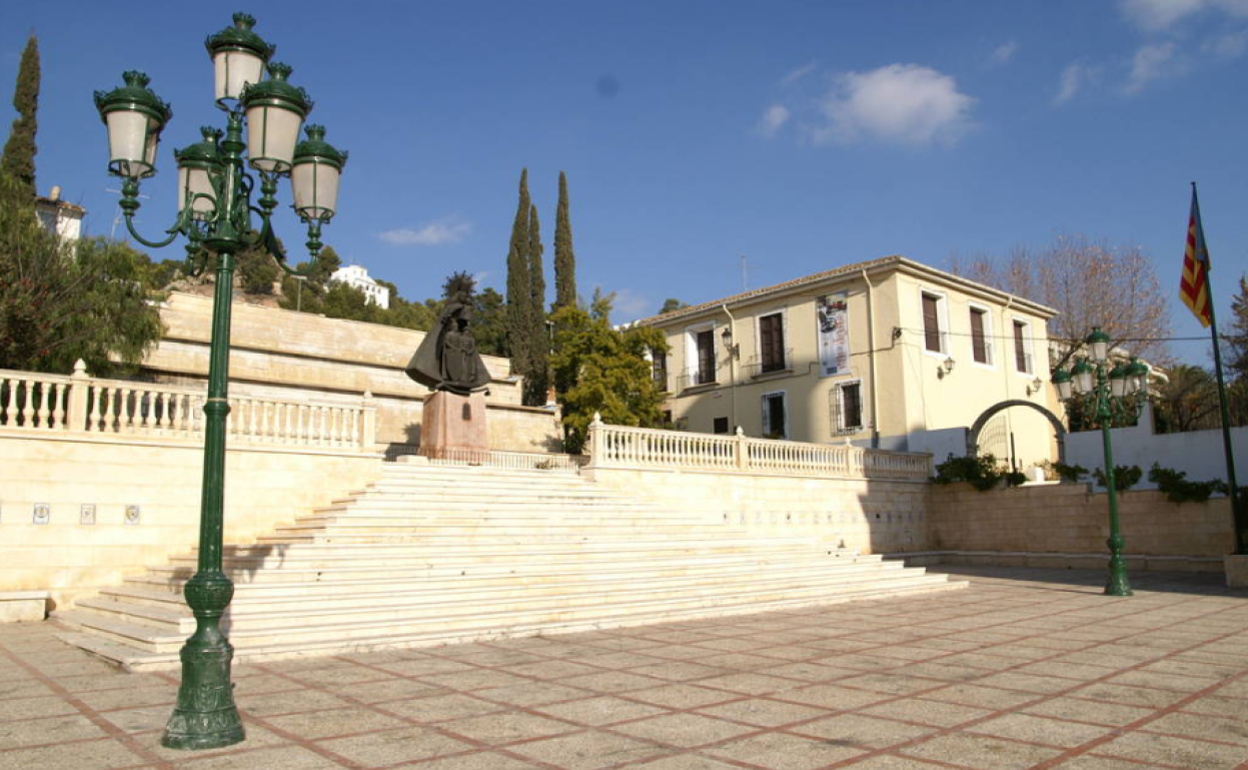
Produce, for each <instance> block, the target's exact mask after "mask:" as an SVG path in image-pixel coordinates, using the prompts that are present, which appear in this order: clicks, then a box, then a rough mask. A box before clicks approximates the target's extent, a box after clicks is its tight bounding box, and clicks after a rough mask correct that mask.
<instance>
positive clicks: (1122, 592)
mask: <svg viewBox="0 0 1248 770" xmlns="http://www.w3.org/2000/svg"><path fill="white" fill-rule="evenodd" d="M1134 594H1135V592H1134V591H1132V590H1131V583H1130V582H1129V581H1128V580H1127V563H1126V561H1124V560H1123V558H1122V556H1120V555H1119V554H1116V553H1115V554H1113V555H1112V556H1110V557H1109V582H1107V583H1106V584H1105V595H1106V596H1132V595H1134Z"/></svg>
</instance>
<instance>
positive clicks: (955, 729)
mask: <svg viewBox="0 0 1248 770" xmlns="http://www.w3.org/2000/svg"><path fill="white" fill-rule="evenodd" d="M1058 601H1060V600H1058V599H1054V600H1052V601H1051V602H1046V603H1056V602H1058ZM1171 603H1174V602H1171ZM881 609H882V608H881ZM1085 609H1086V608H1084V607H1077V608H1074V609H1071V610H1068V611H1065V612H1070V613H1078V612H1082V611H1084V610H1085ZM1221 611H1222V610H1221V609H1216V610H1213V611H1210V612H1208V613H1205V615H1213V614H1217V613H1218V612H1221ZM991 612H992V610H991V609H989V610H986V611H985V610H979V611H976V612H970V613H965V614H963V615H960V616H954V617H953V618H946V620H954V619H958V618H965V617H975V616H979V615H983V614H988V613H991ZM791 614H794V615H796V613H791ZM881 614H884V613H881ZM1060 614H1065V613H1059V615H1060ZM1123 614H1124V615H1126V614H1132V613H1130V612H1124V613H1123ZM1036 616H1037V615H1036V610H1034V609H1033V611H1032V613H1031V617H1036ZM1046 617H1052V616H1051V615H1049V616H1046ZM1202 617H1203V616H1202ZM1015 622H1017V620H1014V619H1010V620H1006V621H1001V622H998V623H994V624H988V625H980V626H978V627H977V630H978V631H983V630H984V629H987V628H994V627H1001V626H1008V625H1010V624H1012V623H1015ZM1100 622H1103V619H1101V618H1095V619H1089V620H1087V621H1085V622H1084V623H1081V624H1077V625H1074V626H1067V627H1066V628H1065V629H1063V630H1070V629H1072V628H1082V627H1086V626H1090V625H1094V624H1098V623H1100ZM1184 622H1187V621H1186V620H1180V621H1175V623H1173V624H1170V625H1177V624H1179V623H1184ZM1165 627H1167V626H1160V627H1154V628H1153V629H1151V630H1155V629H1156V628H1165ZM673 630H674V629H673V628H671V627H670V626H669V627H666V628H665V631H666V633H667V634H668V636H669V639H670V634H671V632H672V631H673ZM660 633H663V632H660ZM703 633H704V634H705V631H704V632H703ZM961 633H965V632H964V631H961V630H956V631H949V632H946V633H944V634H937V635H933V636H929V637H919V638H921V639H933V638H937V639H938V638H941V637H949V636H956V635H958V634H961ZM1137 633H1138V631H1133V632H1132V633H1128V634H1123V635H1120V636H1117V637H1112V638H1110V639H1098V640H1093V641H1089V642H1088V644H1086V645H1084V646H1083V647H1081V648H1075V649H1064V650H1058V651H1055V652H1054V654H1053V655H1050V656H1047V657H1043V658H1038V659H1024V660H1022V661H1020V662H1018V663H1015V664H1014V665H1012V666H1009V667H1005V668H984V669H983V670H984V671H986V672H993V673H1000V672H1002V671H1009V670H1012V669H1016V668H1022V667H1025V666H1028V665H1033V664H1035V663H1037V662H1043V661H1045V660H1050V659H1053V658H1057V657H1061V656H1062V655H1066V654H1070V653H1071V652H1077V651H1082V650H1087V649H1091V648H1094V647H1096V646H1099V645H1100V644H1104V643H1112V642H1117V641H1121V640H1122V639H1126V638H1130V637H1131V636H1133V635H1136V634H1137ZM1232 633H1233V632H1232ZM646 634H647V632H646V631H645V630H643V632H642V633H641V634H638V635H637V636H639V637H640V638H647V636H646ZM1227 635H1230V634H1227ZM1227 635H1223V636H1222V637H1218V638H1217V639H1212V640H1207V641H1205V642H1202V643H1200V644H1197V645H1192V647H1199V646H1203V645H1205V644H1209V643H1213V642H1216V641H1218V640H1220V639H1221V638H1225V636H1227ZM726 636H727V635H721V636H720V637H719V638H725V637H726ZM846 636H850V637H852V636H853V634H852V633H851V634H848V635H846ZM651 638H653V637H651ZM1027 638H1029V637H1014V638H1013V639H1011V640H1008V641H1000V642H996V643H989V644H984V645H981V646H980V647H979V648H977V652H982V651H983V650H986V649H991V648H992V647H997V646H1000V645H1003V644H1009V643H1011V642H1017V641H1018V639H1027ZM1030 638H1034V637H1030ZM656 641H660V642H662V641H667V640H656ZM691 644H692V645H694V646H697V645H698V642H696V641H694V642H691ZM590 645H591V646H592V642H591V643H590ZM478 646H483V647H487V648H494V649H498V648H497V646H496V645H495V644H490V643H485V644H481V645H478ZM886 647H888V645H884V644H880V645H877V646H875V647H867V648H863V649H861V650H859V651H858V652H857V653H855V654H859V653H869V652H871V651H874V650H878V649H883V648H886ZM435 649H438V648H435ZM426 654H429V655H430V657H435V658H442V659H444V660H452V661H455V662H459V661H461V660H462V658H464V657H467V656H462V655H457V656H452V657H449V658H448V657H444V656H440V655H438V654H437V653H426ZM536 654H538V655H541V653H540V651H539V652H537V653H536ZM638 654H641V655H643V656H646V657H660V658H662V656H661V655H658V656H656V655H651V654H647V653H644V652H643V653H638ZM959 654H961V653H960V652H949V653H947V654H945V655H943V656H942V655H937V656H932V657H930V658H925V659H923V661H922V662H924V663H926V662H930V661H932V660H939V659H940V658H941V657H953V656H956V655H959ZM989 654H990V653H989ZM1177 654H1179V653H1178V652H1172V653H1168V654H1166V655H1162V656H1159V657H1154V658H1149V659H1145V660H1143V661H1140V662H1138V663H1137V664H1135V665H1133V666H1130V667H1127V668H1124V669H1117V670H1114V671H1111V672H1109V673H1107V674H1105V675H1104V676H1103V677H1101V678H1098V679H1097V680H1093V681H1094V682H1095V681H1100V680H1102V679H1109V678H1111V677H1114V676H1119V675H1121V674H1122V673H1124V672H1126V671H1130V670H1133V669H1137V668H1142V667H1144V666H1146V665H1151V664H1153V663H1155V662H1157V661H1158V660H1161V659H1165V658H1167V657H1172V656H1174V655H1177ZM764 657H766V656H765V655H764ZM662 659H665V660H675V661H676V662H682V661H683V659H680V658H677V659H672V658H662ZM1006 659H1007V660H1015V659H1016V658H1012V657H1007V658H1006ZM343 662H345V663H348V664H353V665H357V666H359V665H363V666H366V667H368V668H370V669H374V670H376V671H377V672H378V673H379V674H384V675H386V676H388V677H392V676H393V675H394V672H391V671H388V670H386V669H384V668H381V667H375V666H372V665H370V664H367V663H365V662H361V661H349V660H344V661H343ZM578 663H581V664H583V665H589V666H591V667H593V664H592V662H588V661H578ZM912 663H913V661H908V660H900V661H899V663H898V665H896V666H894V668H903V667H905V666H907V665H912ZM470 665H472V666H474V667H475V668H478V669H486V670H492V671H496V672H503V673H512V672H510V671H506V669H507V668H508V667H509V666H511V665H514V664H508V663H503V664H495V665H487V664H480V663H473V664H470ZM642 665H643V664H638V665H636V666H633V667H632V668H640V667H642ZM966 665H967V666H970V667H974V666H973V664H966ZM849 667H850V668H853V665H852V664H850V665H849ZM628 668H629V667H625V668H624V669H623V670H627V669H628ZM603 670H604V671H605V670H611V669H603ZM868 671H877V669H868ZM271 673H272V672H271ZM512 675H515V674H512ZM718 675H719V674H715V675H708V676H707V677H705V679H710V678H714V676H718ZM282 676H284V678H287V677H285V675H282ZM425 676H427V675H425ZM521 676H523V675H521ZM909 676H912V677H917V678H927V677H923V676H922V675H921V674H911V675H909ZM402 678H409V679H413V680H416V681H422V682H423V680H421V679H420V677H418V676H412V677H402ZM531 678H532V679H533V680H534V681H538V682H540V681H545V680H543V679H541V678H538V677H531ZM780 678H784V677H780ZM555 679H556V680H557V677H556V678H555ZM293 681H296V682H298V683H299V684H302V685H304V686H308V687H310V688H311V689H320V690H322V691H325V692H328V690H326V689H325V688H323V687H322V686H320V685H319V683H316V682H308V681H306V680H302V679H299V678H298V676H297V673H296V675H294V677H293ZM659 681H660V684H663V683H667V684H670V683H671V682H670V681H666V680H659ZM699 681H702V679H698V678H694V679H688V680H680V682H681V683H685V682H688V683H696V682H699ZM790 681H794V682H795V683H796V684H807V685H809V683H808V682H805V681H803V680H796V679H793V680H790ZM1072 681H1077V682H1078V684H1076V685H1074V686H1073V687H1072V688H1068V689H1067V690H1064V691H1061V692H1058V693H1052V694H1046V695H1043V696H1041V697H1038V698H1035V699H1034V700H1032V701H1029V702H1025V703H1023V704H1020V705H1018V706H1016V707H1014V708H1013V709H1002V710H998V711H995V712H990V713H988V714H987V715H985V716H983V717H981V718H978V719H974V720H969V721H967V722H963V723H957V724H955V725H953V726H950V727H948V728H945V729H943V730H938V731H934V732H932V733H930V734H927V735H924V736H921V737H919V738H916V739H914V740H913V741H911V742H909V743H921V742H923V741H926V740H930V739H931V738H933V737H937V736H939V735H943V734H949V733H954V732H960V731H962V730H963V729H964V728H965V727H967V726H973V725H975V724H979V723H982V722H986V721H989V720H991V719H994V718H998V717H1000V716H1001V715H1002V714H1006V713H1012V711H1014V710H1018V709H1022V708H1025V707H1027V706H1031V705H1035V704H1036V703H1040V702H1044V701H1045V700H1050V699H1052V698H1054V697H1058V696H1060V695H1062V694H1065V693H1068V692H1069V691H1070V690H1073V689H1078V688H1080V687H1084V686H1086V685H1087V684H1088V682H1087V681H1080V680H1072ZM934 682H938V683H939V684H938V685H937V686H935V687H933V688H931V689H929V690H923V691H917V692H910V693H903V694H899V695H897V696H896V697H894V698H892V699H886V700H883V701H878V702H875V703H872V704H868V705H869V706H876V705H880V704H881V703H886V702H892V701H897V700H904V699H906V698H909V697H914V696H920V695H923V694H926V693H929V692H934V691H938V690H940V689H944V688H945V687H948V686H950V683H949V682H948V681H944V680H934ZM426 683H427V682H426ZM702 686H705V685H702ZM840 686H845V687H849V688H851V689H860V688H857V687H855V686H854V685H853V684H852V683H849V684H846V683H840ZM1219 686H1220V685H1219ZM477 689H481V690H485V689H496V688H492V687H482V688H477ZM711 689H718V688H714V687H713V686H711ZM997 689H1006V690H1008V689H1010V688H1000V687H998V688H997ZM1212 689H1216V688H1212ZM456 692H458V693H460V694H470V693H471V692H473V691H472V690H466V691H456ZM724 692H725V694H731V695H734V696H736V697H735V698H728V699H726V700H724V701H721V702H717V703H716V704H715V705H723V704H726V703H732V702H741V701H748V700H750V699H752V698H756V697H757V696H750V695H744V696H743V695H741V694H740V693H737V692H734V691H730V690H726V691H724ZM1019 692H1026V693H1027V694H1033V693H1030V692H1027V691H1019ZM615 695H616V697H623V698H624V699H625V700H627V699H628V697H627V693H622V694H621V693H616V694H615ZM339 697H346V698H347V700H348V701H350V702H353V703H355V705H357V706H360V707H364V708H370V709H372V710H375V711H376V710H378V709H377V708H375V704H368V703H364V702H363V701H360V700H358V699H354V698H350V697H349V696H339ZM472 697H475V698H478V699H480V698H483V697H484V696H480V695H476V696H472ZM1197 697H1198V696H1197ZM1191 699H1192V700H1195V697H1193V698H1191ZM485 700H490V699H488V698H485ZM575 700H578V699H568V700H566V701H555V702H554V703H556V704H557V703H559V702H564V703H568V702H574V701H575ZM767 700H773V699H767ZM491 702H493V703H496V704H497V705H499V706H501V707H503V708H506V709H509V710H511V711H519V712H523V713H528V714H531V715H534V716H539V717H541V718H544V719H548V720H549V719H551V718H552V716H551V715H549V714H546V713H544V712H540V711H536V710H534V709H531V708H528V707H523V706H519V705H517V704H514V703H509V702H506V701H491ZM639 702H642V703H646V702H645V701H639ZM780 702H785V701H783V700H782V699H780ZM543 705H552V704H543ZM709 705H710V704H703V705H699V706H691V707H689V708H685V709H669V710H668V715H671V714H678V713H698V712H696V711H695V709H704V708H706V707H708V706H709ZM796 705H809V704H801V703H798V704H796ZM866 707H868V706H862V707H859V708H866ZM857 710H858V709H844V710H837V711H830V712H828V713H826V714H821V715H817V716H815V717H810V718H808V719H806V720H799V721H797V722H794V723H790V725H788V726H786V727H783V728H762V729H759V728H758V727H757V726H756V725H753V724H750V723H745V722H739V721H737V720H733V719H731V718H730V717H718V716H716V717H713V718H715V719H720V720H721V721H727V722H731V723H734V724H741V725H744V726H748V727H750V728H753V731H752V732H748V731H747V732H745V733H741V734H738V735H735V736H733V737H730V738H725V739H722V740H720V741H715V742H710V743H707V744H705V745H702V746H699V747H698V748H697V749H696V750H697V751H706V750H709V749H713V748H715V747H716V746H719V745H723V744H726V743H730V742H732V741H737V740H742V739H746V738H749V737H754V736H757V735H761V734H765V733H768V732H787V731H789V730H791V729H793V728H794V726H798V727H800V724H803V723H809V722H814V721H819V720H822V719H826V718H828V717H829V716H835V715H837V714H847V713H856V712H857ZM1177 710H1178V708H1177V707H1174V708H1171V709H1170V711H1177ZM381 712H382V713H385V714H387V715H389V716H393V717H397V718H400V719H404V721H409V722H410V723H413V724H421V723H419V722H416V720H414V719H406V718H404V717H403V716H402V715H399V714H396V713H394V712H392V711H390V710H387V709H381ZM1163 715H1164V714H1159V715H1158V716H1157V717H1155V718H1160V716H1163ZM861 716H867V717H869V718H872V719H881V717H877V716H874V715H861ZM554 718H555V719H558V717H554ZM649 718H651V717H638V718H635V719H632V720H622V721H620V722H616V723H613V724H612V725H611V726H610V727H614V726H618V725H622V724H628V723H631V722H636V721H644V720H645V719H649ZM1044 718H1051V719H1056V720H1058V721H1074V720H1061V719H1060V718H1056V717H1047V716H1046V717H1044ZM448 721H452V720H448ZM559 721H564V722H566V723H568V724H570V725H572V726H573V727H577V728H580V729H579V730H573V731H571V732H568V733H559V734H553V735H544V736H538V737H534V738H529V739H525V740H520V741H515V742H512V743H510V744H508V745H509V746H520V745H523V744H524V743H529V742H534V741H540V740H546V739H549V738H557V737H565V736H567V735H573V734H576V733H577V732H584V731H587V730H594V729H599V730H603V731H605V732H615V731H614V730H611V729H610V727H604V726H598V727H597V728H595V727H594V726H590V725H584V724H580V723H576V722H574V721H571V720H559ZM885 721H896V722H901V723H906V724H915V725H919V726H923V727H930V726H928V725H922V724H921V723H913V722H907V721H906V720H900V719H885ZM443 729H445V728H443ZM447 734H448V736H449V737H454V738H456V739H458V740H464V739H465V738H467V737H468V736H462V735H459V734H457V733H454V732H453V731H447ZM795 734H796V735H798V736H801V737H810V736H808V735H804V734H802V733H800V731H795ZM1111 735H1112V734H1111ZM335 737H336V738H340V737H345V736H335ZM622 737H626V738H629V739H631V740H636V736H632V735H629V734H623V736H622ZM988 737H991V738H993V739H994V740H1006V741H1009V742H1014V743H1021V744H1024V745H1038V746H1044V747H1046V748H1051V746H1050V745H1048V744H1029V742H1026V741H1020V740H1018V739H1010V738H1004V737H1002V736H988ZM469 742H472V741H469ZM662 745H665V746H667V747H669V748H672V749H676V750H677V751H682V750H683V751H685V752H690V749H689V747H682V746H677V745H674V744H662ZM906 745H908V743H906V744H897V745H893V746H891V747H889V748H887V749H880V750H875V751H871V752H868V753H867V754H864V755H860V756H857V757H854V758H851V759H850V760H846V763H849V764H853V763H854V762H857V761H861V760H863V759H866V758H869V757H870V756H874V755H876V754H883V753H889V752H892V751H895V750H896V749H898V748H904V747H905V746H906ZM898 756H905V755H898ZM521 757H523V755H520V756H517V757H516V758H518V759H519V758H521ZM524 759H526V760H527V761H532V760H530V759H529V758H528V757H524ZM715 759H718V760H721V761H722V758H721V757H715ZM843 765H844V763H841V764H838V765H831V766H832V767H837V766H843ZM741 766H743V767H757V766H752V765H744V764H743V765H741ZM951 766H954V767H956V765H951Z"/></svg>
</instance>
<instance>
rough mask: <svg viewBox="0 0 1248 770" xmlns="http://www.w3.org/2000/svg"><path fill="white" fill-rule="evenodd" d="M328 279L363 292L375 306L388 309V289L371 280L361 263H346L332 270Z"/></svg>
mask: <svg viewBox="0 0 1248 770" xmlns="http://www.w3.org/2000/svg"><path fill="white" fill-rule="evenodd" d="M329 280H330V281H338V282H340V283H345V284H347V285H348V286H352V287H355V288H357V289H359V290H360V291H362V292H364V296H365V297H368V299H369V300H370V301H371V302H372V303H373V304H374V305H376V306H377V307H380V308H384V309H386V310H389V309H390V290H389V289H387V288H386V287H385V286H382V285H381V284H379V283H377V282H376V281H375V280H373V278H372V276H370V275H369V274H368V269H367V268H365V267H364V266H363V265H347V266H346V267H340V268H338V269H337V270H335V271H334V274H333V275H331V276H330V277H329Z"/></svg>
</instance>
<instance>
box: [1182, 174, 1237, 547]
mask: <svg viewBox="0 0 1248 770" xmlns="http://www.w3.org/2000/svg"><path fill="white" fill-rule="evenodd" d="M1195 200H1196V183H1195V182H1192V201H1193V202H1194V201H1195ZM1197 210H1198V211H1199V209H1197ZM1202 229H1203V228H1202ZM1202 236H1203V233H1202ZM1212 261H1213V260H1210V259H1206V260H1205V263H1204V269H1205V272H1206V273H1210V272H1212V271H1213V266H1212V264H1211V263H1212ZM1205 285H1206V287H1207V288H1206V291H1208V292H1209V328H1210V330H1211V333H1212V335H1213V371H1214V375H1215V376H1216V377H1217V381H1218V407H1219V408H1220V409H1221V410H1222V449H1223V454H1224V455H1225V457H1226V476H1227V484H1228V486H1229V487H1230V488H1229V490H1228V492H1227V496H1228V497H1229V498H1230V501H1231V515H1232V516H1233V517H1234V524H1235V553H1236V554H1237V555H1248V511H1245V510H1244V507H1243V505H1242V501H1241V500H1240V495H1239V482H1237V481H1236V480H1235V449H1234V447H1233V446H1232V444H1231V415H1230V410H1229V409H1228V408H1227V405H1226V380H1225V378H1223V376H1222V350H1221V348H1220V346H1219V345H1218V320H1217V317H1216V315H1215V314H1214V311H1213V282H1212V281H1210V280H1208V276H1206V280H1205Z"/></svg>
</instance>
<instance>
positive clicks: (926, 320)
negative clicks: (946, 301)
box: [923, 294, 941, 353]
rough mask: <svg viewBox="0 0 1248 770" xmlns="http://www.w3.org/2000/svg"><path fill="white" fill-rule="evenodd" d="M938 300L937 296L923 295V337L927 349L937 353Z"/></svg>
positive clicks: (938, 329) (938, 341) (938, 338)
mask: <svg viewBox="0 0 1248 770" xmlns="http://www.w3.org/2000/svg"><path fill="white" fill-rule="evenodd" d="M939 302H940V300H939V298H937V297H934V296H932V295H931V294H924V295H923V339H924V342H925V343H926V345H927V349H928V350H934V351H936V352H937V353H939V352H940V351H941V348H940V308H939Z"/></svg>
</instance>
